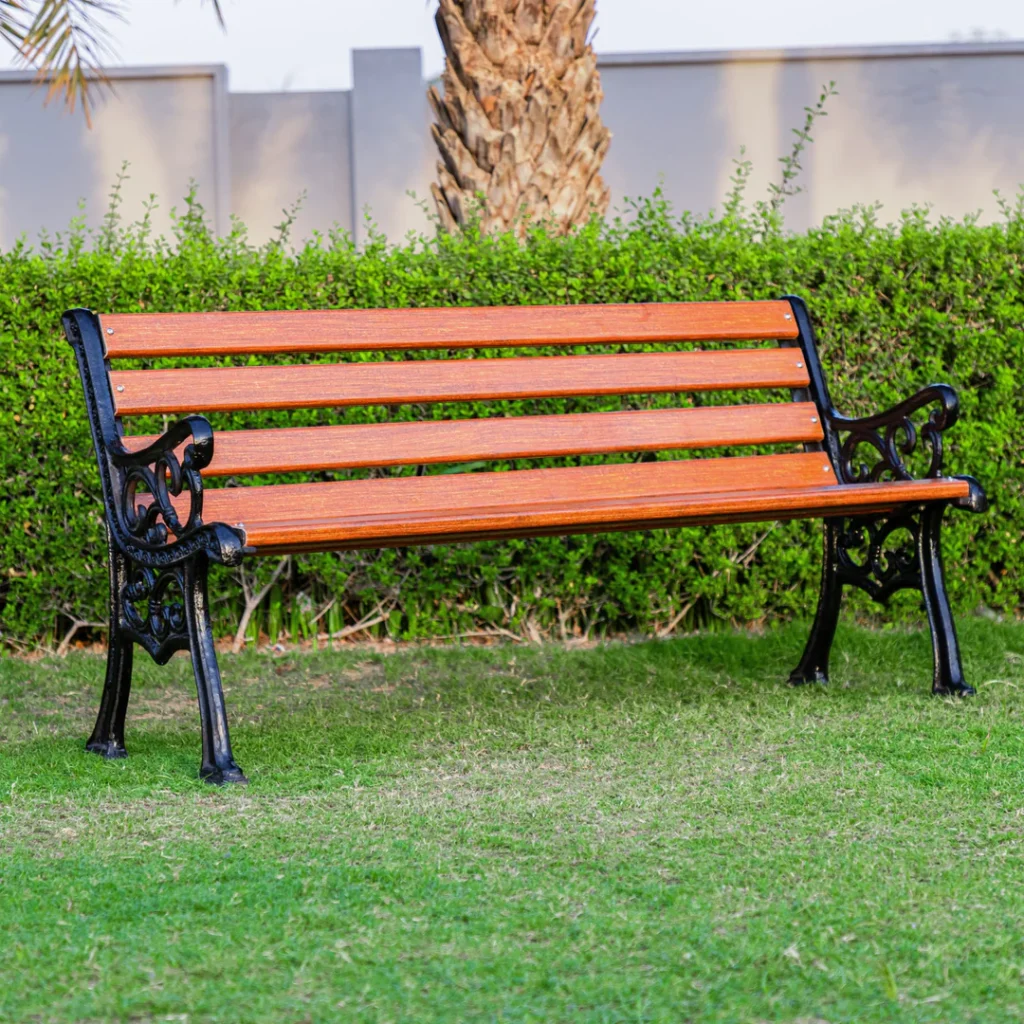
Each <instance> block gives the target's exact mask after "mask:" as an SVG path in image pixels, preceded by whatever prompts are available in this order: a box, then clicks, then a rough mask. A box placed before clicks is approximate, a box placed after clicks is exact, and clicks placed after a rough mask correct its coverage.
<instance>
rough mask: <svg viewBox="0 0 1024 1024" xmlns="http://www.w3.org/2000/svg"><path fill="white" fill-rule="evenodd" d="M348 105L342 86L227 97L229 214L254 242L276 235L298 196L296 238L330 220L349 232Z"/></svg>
mask: <svg viewBox="0 0 1024 1024" xmlns="http://www.w3.org/2000/svg"><path fill="white" fill-rule="evenodd" d="M350 108H351V95H350V94H349V93H347V92H282V93H238V94H236V95H234V96H232V97H231V100H230V108H229V109H230V128H229V130H230V139H231V212H232V213H233V214H235V215H236V216H237V217H239V218H241V220H242V222H243V223H244V224H245V225H246V226H247V227H248V229H249V233H250V235H251V237H252V238H253V239H254V240H256V241H262V240H263V239H265V238H270V237H272V236H274V235H275V234H276V233H277V232H276V230H275V229H276V226H277V225H279V224H280V223H281V222H282V221H283V220H284V211H285V210H286V209H290V208H291V207H292V206H293V205H294V204H295V202H296V201H297V200H298V199H299V198H300V197H301V198H302V207H301V209H300V211H299V215H298V217H297V219H296V221H295V224H294V225H293V226H292V229H291V237H292V238H293V239H294V240H298V239H303V238H308V237H309V236H310V235H311V234H312V233H313V232H314V231H321V232H324V233H326V232H327V231H329V230H330V228H331V226H332V225H334V224H337V225H338V226H339V227H341V228H343V229H344V230H346V231H351V230H352V198H353V193H352V160H353V152H352V115H351V109H350ZM303 193H305V195H303Z"/></svg>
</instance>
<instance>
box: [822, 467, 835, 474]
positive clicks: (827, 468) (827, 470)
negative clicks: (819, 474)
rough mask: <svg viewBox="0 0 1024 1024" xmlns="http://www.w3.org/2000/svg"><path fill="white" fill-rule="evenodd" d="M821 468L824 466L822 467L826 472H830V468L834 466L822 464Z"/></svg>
mask: <svg viewBox="0 0 1024 1024" xmlns="http://www.w3.org/2000/svg"><path fill="white" fill-rule="evenodd" d="M821 468H822V469H823V470H824V471H825V472H826V473H828V472H829V471H830V470H831V469H832V467H831V466H822V467H821Z"/></svg>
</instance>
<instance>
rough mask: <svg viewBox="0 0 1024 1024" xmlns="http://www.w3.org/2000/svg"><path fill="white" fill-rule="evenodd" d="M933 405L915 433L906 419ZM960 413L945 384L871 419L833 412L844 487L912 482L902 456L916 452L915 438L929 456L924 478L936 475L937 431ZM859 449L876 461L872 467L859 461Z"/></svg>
mask: <svg viewBox="0 0 1024 1024" xmlns="http://www.w3.org/2000/svg"><path fill="white" fill-rule="evenodd" d="M929 406H935V408H934V409H933V410H932V412H931V414H930V415H929V416H928V419H927V420H926V421H925V422H924V423H923V424H922V425H921V426H920V428H918V427H917V426H916V425H915V424H914V422H913V420H912V419H911V417H912V415H913V414H914V413H915V412H917V411H918V410H920V409H925V408H928V407H929ZM959 414H960V402H959V399H958V398H957V394H956V392H955V391H954V390H953V389H952V388H951V387H950V386H949V385H948V384H929V385H928V387H926V388H922V390H920V391H919V392H918V393H917V394H916V395H913V396H912V397H911V398H908V399H906V400H905V401H903V402H900V403H899V404H898V405H895V406H893V407H892V408H891V409H887V410H886V411H885V412H880V413H875V414H874V415H873V416H861V417H858V418H849V417H846V416H840V415H839V414H838V413H835V412H833V414H832V415H831V416H830V424H831V427H832V429H833V430H834V431H836V433H837V434H839V435H840V445H839V471H840V478H841V479H842V480H843V482H844V483H868V482H869V481H878V480H881V479H882V478H883V477H888V478H890V479H895V480H913V479H915V477H914V474H913V473H912V472H911V469H910V468H909V467H908V465H907V456H910V455H913V454H914V453H915V452H916V451H917V445H918V439H920V440H921V442H922V446H923V447H924V446H927V448H928V449H929V450H930V452H931V457H930V461H929V464H928V468H927V470H926V472H925V473H924V476H925V477H940V476H942V432H943V431H944V430H946V429H948V428H949V427H951V426H953V424H954V423H956V421H957V417H958V416H959ZM865 448H870V449H873V453H874V454H876V455H877V456H878V458H877V460H876V461H874V462H873V464H872V465H870V466H869V465H867V464H865V463H864V462H859V458H860V457H861V454H860V453H861V452H862V451H863V449H865Z"/></svg>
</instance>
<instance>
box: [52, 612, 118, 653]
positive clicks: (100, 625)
mask: <svg viewBox="0 0 1024 1024" xmlns="http://www.w3.org/2000/svg"><path fill="white" fill-rule="evenodd" d="M64 614H65V615H67V614H68V613H67V612H65V613H64ZM69 618H70V619H71V625H70V626H69V627H68V631H67V632H66V633H65V634H64V639H63V640H61V642H60V646H59V647H58V648H57V657H58V658H64V657H66V656H67V653H68V650H69V649H70V647H71V641H72V640H73V639H74V637H75V634H76V633H77V632H78V631H79V630H80V629H104V630H105V629H106V628H107V624H106V623H105V622H87V621H86V620H85V619H76V618H75V617H74V616H73V615H71V616H69Z"/></svg>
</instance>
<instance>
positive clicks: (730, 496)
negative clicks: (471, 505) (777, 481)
mask: <svg viewBox="0 0 1024 1024" xmlns="http://www.w3.org/2000/svg"><path fill="white" fill-rule="evenodd" d="M867 487H869V488H870V490H865V491H863V492H862V491H860V489H859V488H858V493H857V494H855V495H846V494H842V493H837V492H839V491H846V490H849V489H850V488H838V487H833V488H828V487H825V488H814V489H810V490H806V491H793V490H781V491H756V492H755V491H726V492H721V493H719V494H714V495H711V494H697V495H689V496H684V497H673V496H656V497H653V498H646V499H643V500H641V501H639V502H636V503H632V504H627V503H624V502H615V501H609V502H581V503H577V504H574V505H573V506H572V507H567V508H544V509H540V510H528V509H523V508H521V507H519V506H513V507H510V508H505V509H502V508H494V509H483V510H477V511H474V512H472V513H470V514H469V515H451V514H448V515H446V514H443V513H442V514H440V515H437V516H429V515H425V516H418V517H415V518H411V519H408V520H403V519H401V518H396V519H395V520H393V521H390V522H388V523H387V524H386V525H383V529H382V523H380V522H369V521H363V522H356V521H347V522H343V523H342V522H333V523H332V522H323V521H320V520H317V521H313V522H287V523H280V524H257V525H256V526H255V527H254V528H253V529H252V530H251V531H250V540H249V551H250V552H251V553H253V554H257V555H283V554H301V553H303V552H311V551H345V550H353V549H359V548H381V547H405V546H409V545H416V544H451V543H455V542H459V543H462V542H466V541H474V540H502V539H507V538H511V537H544V536H565V535H567V534H578V533H608V532H611V531H620V530H655V529H668V528H672V527H681V526H710V525H714V524H718V523H759V522H766V521H772V520H774V521H777V522H778V521H786V520H789V519H819V518H820V519H826V518H829V517H834V516H839V515H852V514H856V515H878V514H884V513H889V512H892V511H893V510H894V509H895V508H897V507H899V506H902V505H906V504H913V503H916V502H919V501H929V500H932V499H938V500H944V499H945V498H946V497H947V492H949V491H951V490H953V487H952V485H951V482H950V481H942V480H924V481H913V482H906V481H900V482H898V483H896V484H872V485H867ZM958 496H960V495H958Z"/></svg>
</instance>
